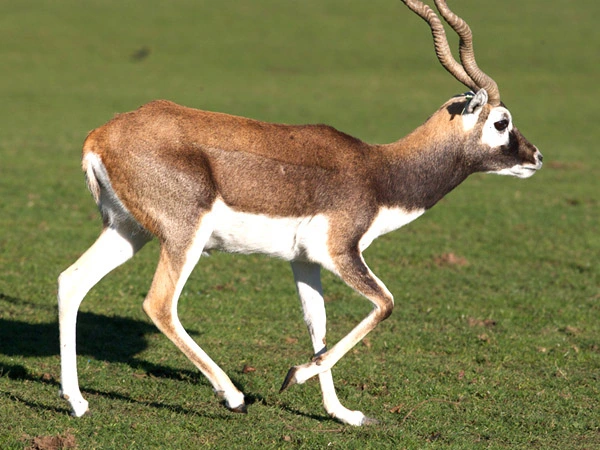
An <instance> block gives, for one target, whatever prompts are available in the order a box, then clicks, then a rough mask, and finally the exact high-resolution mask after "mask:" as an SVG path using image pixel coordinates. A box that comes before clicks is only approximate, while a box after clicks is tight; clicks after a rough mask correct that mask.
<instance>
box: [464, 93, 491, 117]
mask: <svg viewBox="0 0 600 450" xmlns="http://www.w3.org/2000/svg"><path fill="white" fill-rule="evenodd" d="M487 102H488V93H487V91H486V90H485V89H483V88H482V89H479V90H478V91H477V94H475V95H474V96H473V98H472V99H471V101H470V102H469V103H468V104H467V106H466V108H465V112H466V113H467V114H473V113H474V112H475V111H476V110H477V109H479V108H481V107H482V106H485V104H486V103H487Z"/></svg>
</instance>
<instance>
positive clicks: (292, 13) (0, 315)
mask: <svg viewBox="0 0 600 450" xmlns="http://www.w3.org/2000/svg"><path fill="white" fill-rule="evenodd" d="M454 4H455V5H454V8H455V9H456V10H457V11H458V12H459V13H460V14H462V15H464V17H465V18H466V19H467V20H468V21H469V22H470V24H471V26H472V28H473V30H474V33H475V45H476V51H477V53H478V61H479V64H480V66H481V67H482V68H484V70H486V71H487V72H489V73H490V74H491V75H492V76H493V77H494V78H495V79H496V81H497V82H498V83H499V86H500V91H501V94H502V96H503V100H504V101H505V102H506V103H507V104H508V105H509V106H510V108H511V111H512V113H513V115H514V117H515V121H516V123H517V125H518V126H519V128H520V129H521V130H522V131H523V132H524V134H525V135H526V136H527V137H528V138H529V139H530V140H531V141H532V142H534V143H535V144H536V145H537V146H538V147H539V148H540V149H541V150H542V152H543V153H544V156H545V161H546V165H545V167H544V169H543V170H542V171H541V172H540V173H539V174H537V175H536V176H535V177H534V178H532V179H530V180H526V181H523V180H516V179H512V178H503V177H493V176H487V175H476V176H473V177H471V178H470V179H469V180H467V181H466V182H465V183H464V185H462V186H460V187H459V188H458V189H457V190H456V191H455V192H453V193H451V194H450V195H449V196H448V197H447V198H446V199H444V200H443V201H442V202H440V204H439V205H438V206H436V208H434V209H433V210H432V211H431V212H429V213H428V214H427V215H425V216H424V217H423V218H421V219H419V220H418V221H416V222H415V223H413V224H411V225H409V226H407V227H406V228H405V229H403V230H401V231H398V232H395V233H392V234H390V235H387V236H384V237H382V238H380V239H379V240H378V241H376V242H375V243H374V244H373V245H372V247H371V248H370V249H369V250H368V251H367V252H366V259H367V261H368V262H369V264H370V266H371V267H372V269H373V270H374V272H376V273H377V274H378V275H379V276H380V278H381V279H383V280H384V281H385V282H386V284H387V286H388V287H389V289H390V290H391V291H392V292H393V293H394V295H395V298H396V304H397V308H396V310H395V311H394V314H393V315H392V317H391V318H390V319H388V320H387V321H386V322H384V323H383V324H381V325H380V326H379V327H378V328H377V330H376V331H374V332H373V333H372V335H370V336H369V337H368V339H367V340H366V341H365V343H363V344H359V345H358V346H357V347H356V349H355V350H353V351H352V352H350V353H349V354H348V355H347V356H346V357H345V358H343V359H342V361H340V363H339V364H338V365H337V366H336V367H335V368H334V378H335V380H336V385H337V387H338V390H339V395H340V398H341V399H342V401H343V402H344V403H345V404H346V405H347V406H348V407H351V408H358V409H361V410H363V411H364V412H366V413H367V414H368V415H370V416H374V417H376V418H377V419H379V420H380V424H379V425H377V426H371V427H367V428H352V427H348V426H343V425H340V424H338V423H336V422H334V421H332V420H330V419H328V418H327V417H326V415H325V414H324V411H323V410H322V407H321V399H320V393H319V388H318V385H317V383H316V382H309V383H307V384H305V385H302V386H295V387H293V388H292V389H290V390H289V391H286V392H285V393H283V394H279V393H278V388H279V386H280V384H281V382H282V380H283V377H284V376H285V374H286V372H287V370H288V368H289V367H290V366H291V365H294V364H298V363H302V362H305V361H308V360H309V358H310V356H311V352H310V344H309V340H308V336H307V333H306V330H305V327H304V324H303V322H302V315H301V312H300V307H299V305H298V302H297V299H296V297H295V290H294V286H293V282H292V276H291V271H290V270H289V267H288V266H287V264H285V263H283V262H281V261H275V260H269V259H265V258H263V257H260V256H249V257H240V256H237V257H234V256H230V255H222V254H217V255H214V256H213V257H211V258H209V259H205V260H202V261H201V262H200V264H199V266H198V268H197V270H196V271H195V273H194V274H193V275H192V277H191V279H190V281H189V283H188V285H187V287H186V290H185V291H184V294H183V296H182V299H181V304H180V315H181V317H182V321H183V322H184V325H186V327H187V328H188V329H189V330H190V333H191V334H192V335H193V337H194V338H195V339H197V341H198V342H199V343H200V344H201V345H202V346H203V347H204V348H205V349H206V350H207V351H208V353H210V354H211V355H212V356H213V357H214V359H215V360H217V361H218V362H219V364H221V366H222V367H223V368H224V370H225V371H226V372H228V373H229V374H230V376H231V378H232V379H233V380H234V382H235V383H237V384H238V385H239V386H240V387H241V388H242V389H243V391H244V392H245V393H246V394H247V395H248V398H249V399H250V401H251V402H252V404H251V405H250V408H249V414H248V415H245V416H240V415H234V414H232V413H229V412H228V411H227V410H226V409H225V408H223V407H222V406H221V405H220V404H219V401H218V399H217V398H216V397H215V396H214V395H213V394H212V391H211V389H210V386H209V385H208V383H207V382H206V381H205V379H204V378H203V377H201V376H200V375H198V374H197V373H196V372H195V370H194V369H193V366H192V365H191V364H190V363H189V362H188V361H187V360H186V359H185V357H184V356H183V355H181V354H180V353H178V351H176V350H175V349H174V347H173V346H172V345H171V344H170V343H169V342H168V341H167V339H166V338H165V337H164V336H162V335H160V333H158V332H157V330H156V329H155V328H154V327H153V325H152V324H151V323H150V321H149V320H148V319H147V318H146V317H145V315H144V314H143V312H142V310H141V303H142V300H143V298H144V295H145V293H146V291H147V289H148V287H149V284H150V280H151V277H152V273H153V270H154V266H155V264H156V260H157V251H158V248H157V246H156V243H153V244H151V245H150V246H149V247H148V248H146V249H145V250H144V251H143V252H141V253H140V254H139V255H138V256H136V258H134V260H133V261H131V262H130V263H128V264H127V265H125V266H124V267H122V268H119V269H118V270H116V271H115V272H113V273H112V274H111V275H109V276H108V277H107V278H106V279H105V280H103V281H102V282H101V283H100V284H99V285H98V286H97V287H96V288H95V289H94V290H93V291H92V292H91V293H90V294H89V296H88V298H86V300H85V301H84V303H83V305H82V308H81V315H80V320H79V330H78V331H79V334H78V354H79V371H80V382H81V386H82V389H83V392H84V395H85V396H86V397H87V399H88V400H89V401H90V406H91V409H92V411H93V414H92V415H91V416H89V417H84V418H82V419H79V420H77V419H74V418H71V417H70V416H69V415H68V408H67V404H66V403H65V402H63V401H61V400H60V399H58V396H57V392H58V386H59V358H58V327H57V320H56V301H55V295H56V278H57V276H58V274H59V273H60V272H61V271H62V270H64V268H66V267H67V266H69V265H70V264H71V263H72V262H73V261H74V260H75V259H76V258H77V257H78V255H79V254H80V253H81V252H83V251H84V250H85V249H86V248H87V247H88V246H89V245H90V244H91V243H92V242H93V240H94V239H95V237H96V235H97V233H98V232H99V230H100V221H99V217H98V214H97V212H96V210H95V206H94V204H93V201H92V200H91V198H90V196H89V194H88V193H87V190H86V189H85V186H84V183H83V176H82V174H81V172H80V168H79V165H80V147H81V143H82V141H83V139H84V138H85V135H86V133H87V132H88V131H89V130H90V129H92V128H94V127H96V126H99V125H101V124H102V123H104V122H105V121H107V120H108V119H109V118H110V117H111V116H112V115H113V114H114V113H116V112H123V111H128V110H132V109H134V108H136V107H137V106H139V105H141V104H142V103H145V102H147V101H149V100H151V99H155V98H168V99H171V100H174V101H177V102H180V103H182V104H185V105H188V106H193V107H198V108H203V109H210V110H218V111H224V112H229V113H233V114H239V115H245V116H250V117H254V118H258V119H262V120H268V121H278V122H288V123H312V122H324V123H328V124H331V125H333V126H335V127H337V128H339V129H341V130H343V131H345V132H348V133H350V134H353V135H355V136H357V137H360V138H362V139H364V140H366V141H369V142H390V141H393V140H396V139H398V138H400V137H401V136H403V135H405V134H406V133H408V132H409V131H410V130H412V129H413V128H414V127H416V126H417V125H418V124H419V123H421V122H423V121H424V120H425V119H426V118H427V117H428V115H429V114H431V113H432V112H433V111H434V110H435V109H437V107H438V106H439V105H440V104H441V103H442V102H444V101H445V100H446V99H447V98H448V97H450V96H451V95H453V94H455V93H458V92H462V91H464V88H463V87H462V86H460V85H459V84H458V83H457V82H456V81H453V80H452V78H451V77H450V76H449V75H448V74H447V73H446V72H445V71H444V70H443V69H441V67H440V66H439V64H438V63H437V61H436V60H435V57H434V54H433V51H432V44H431V42H430V33H429V31H428V30H427V27H426V26H425V24H424V23H422V22H421V21H420V20H419V19H417V18H415V17H414V16H413V15H412V14H410V13H409V12H408V11H407V10H406V8H405V7H404V5H402V3H401V2H399V1H396V0H376V1H370V2H358V1H354V2H343V1H340V0H325V1H316V0H308V1H303V2H287V1H275V0H261V1H257V2H249V1H246V2H244V1H239V0H238V1H230V2H209V1H184V0H176V1H173V2H158V1H146V2H140V1H131V2H122V1H108V0H106V1H89V2H76V1H67V0H65V1H62V2H52V1H50V0H48V1H38V0H35V1H34V0H20V1H18V2H8V1H3V2H2V15H1V16H0V41H1V42H2V43H3V44H2V46H0V67H2V70H1V71H0V98H2V99H3V105H2V108H1V109H0V120H1V122H0V123H2V126H1V129H2V132H1V133H0V423H1V424H2V425H1V426H0V448H3V449H4V448H7V449H12V448H25V447H29V446H32V445H34V443H37V445H38V448H51V447H49V446H48V445H49V444H52V443H53V442H52V439H54V444H57V443H60V439H61V438H64V440H65V442H63V443H64V445H65V446H66V445H67V444H68V443H69V442H75V443H76V445H77V446H78V448H81V449H93V448H102V449H106V448H140V449H150V448H198V447H206V448H212V447H214V448H255V447H259V446H260V447H267V448H296V447H298V448H311V449H312V448H325V447H332V448H357V449H365V448H409V449H412V448H465V449H478V448H494V449H495V448H500V449H515V448H523V449H530V448H539V449H554V448H556V449H559V448H560V449H566V448H576V449H594V448H600V413H599V411H600V392H599V391H600V325H599V322H598V317H599V316H600V291H599V284H600V282H599V281H600V280H599V261H598V256H599V254H600V237H599V236H600V230H599V226H598V224H599V222H600V214H599V201H598V179H599V177H600V154H599V153H598V150H597V146H598V144H597V143H598V141H599V140H600V131H599V128H598V126H597V117H598V107H597V104H598V99H600V89H599V87H598V80H599V79H600V67H599V66H598V62H597V59H598V58H597V57H598V53H599V50H600V48H599V43H600V29H599V28H598V27H597V23H596V22H597V16H598V14H599V13H600V9H599V6H598V3H597V2H596V1H592V0H586V1H578V2H558V1H546V0H530V1H528V2H520V1H517V0H507V1H505V2H486V3H485V5H483V4H482V2H477V1H475V0H462V1H460V2H459V1H455V2H454ZM141 50H145V51H149V54H148V56H147V57H146V58H142V59H136V58H135V56H134V55H135V54H136V53H139V52H140V51H141ZM449 254H454V255H455V256H456V257H457V258H458V261H459V262H463V263H464V264H446V263H444V261H445V260H444V258H443V255H449ZM324 287H325V293H326V296H327V300H328V303H327V308H328V318H329V342H334V341H335V340H337V339H339V338H340V337H341V336H343V335H344V334H345V333H346V332H347V331H348V330H349V329H350V328H351V327H352V326H353V325H355V324H356V323H357V322H358V321H359V320H360V319H361V318H362V317H363V316H364V315H365V314H366V313H367V312H368V311H369V305H368V304H367V303H368V302H366V301H364V300H363V299H362V298H360V297H359V296H357V295H356V294H354V293H353V292H351V291H350V290H349V289H348V288H347V287H346V286H345V285H343V283H341V282H340V281H339V280H337V279H335V278H334V277H332V276H330V275H325V277H324ZM245 365H248V366H251V367H253V368H255V369H256V370H255V371H253V372H249V373H244V370H243V368H244V366H245ZM44 439H45V440H44ZM44 443H45V445H46V447H44V446H43V445H42V444H44Z"/></svg>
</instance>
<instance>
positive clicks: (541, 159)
mask: <svg viewBox="0 0 600 450" xmlns="http://www.w3.org/2000/svg"><path fill="white" fill-rule="evenodd" d="M538 159H539V160H540V162H542V161H543V160H544V155H542V154H541V153H539V152H538Z"/></svg>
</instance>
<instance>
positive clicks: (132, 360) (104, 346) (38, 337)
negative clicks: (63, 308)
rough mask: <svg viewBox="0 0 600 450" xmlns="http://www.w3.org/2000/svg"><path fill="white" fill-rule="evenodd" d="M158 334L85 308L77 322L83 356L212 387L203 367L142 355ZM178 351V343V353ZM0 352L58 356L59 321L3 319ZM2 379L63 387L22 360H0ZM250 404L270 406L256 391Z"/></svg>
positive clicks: (249, 396) (0, 320)
mask: <svg viewBox="0 0 600 450" xmlns="http://www.w3.org/2000/svg"><path fill="white" fill-rule="evenodd" d="M0 295H1V294H0ZM6 299H7V297H6V296H4V297H3V300H6ZM10 300H14V302H13V303H18V299H10ZM11 302H12V301H11ZM156 333H160V332H159V331H158V329H157V328H156V327H155V326H154V325H152V324H151V323H149V322H144V321H139V320H134V319H130V318H122V317H107V316H102V315H98V314H94V313H89V312H80V313H79V314H78V320H77V354H78V355H81V356H87V357H90V358H94V359H96V360H101V361H107V362H110V363H125V364H127V365H129V366H130V367H131V368H133V369H135V370H140V371H143V372H144V373H145V374H146V376H149V377H153V378H164V379H171V380H175V381H185V382H191V383H194V384H202V385H205V386H207V387H209V386H210V384H209V383H208V381H207V380H206V379H205V378H204V377H203V376H202V375H201V374H200V373H199V372H198V371H197V370H193V369H192V370H181V369H173V368H170V367H167V366H163V365H156V364H153V363H151V362H148V361H144V360H140V359H138V358H136V355H137V354H139V353H140V352H142V351H143V350H145V349H146V348H147V347H148V339H147V336H148V335H150V334H156ZM165 339H166V338H165ZM177 351H178V350H177V349H175V348H174V347H173V352H177ZM0 354H3V355H7V356H17V357H25V358H39V357H50V356H58V354H59V337H58V322H57V321H56V322H50V323H37V324H36V323H29V322H24V321H19V320H10V319H6V318H0ZM0 377H4V378H5V379H8V380H13V381H29V382H36V383H42V384H47V385H51V386H55V387H56V389H57V391H58V388H59V384H60V383H59V381H58V378H55V377H54V376H50V375H48V374H44V375H41V374H39V373H36V372H34V371H31V370H30V369H28V368H27V367H25V366H24V365H22V364H3V363H0ZM232 379H233V382H234V384H235V385H236V386H237V387H238V388H239V389H240V390H242V391H244V386H243V384H244V383H242V382H241V380H240V379H236V378H235V377H233V378H232ZM82 391H83V392H84V395H85V393H87V394H91V395H98V396H103V397H106V398H110V399H114V400H121V401H127V402H133V403H140V404H144V405H147V406H150V407H155V408H164V409H169V410H172V411H176V412H180V413H184V414H198V413H200V414H202V412H201V411H192V410H188V409H186V408H182V407H181V406H178V405H168V404H160V403H155V402H144V401H139V400H135V399H133V398H129V397H128V396H127V395H123V394H122V393H117V392H111V391H109V390H103V391H100V390H96V389H89V388H86V387H85V386H82ZM4 394H5V395H7V396H8V397H11V398H14V399H15V400H18V401H20V402H23V403H25V404H29V406H31V407H34V408H46V409H50V410H53V411H59V412H64V411H65V410H66V409H67V408H66V407H65V408H55V407H49V406H44V405H42V404H41V403H30V402H29V401H27V400H26V399H25V398H22V396H19V395H18V394H16V393H14V392H13V393H9V392H5V393H4ZM246 402H247V405H252V404H254V403H262V404H265V400H264V398H263V397H261V396H260V395H257V394H252V393H248V394H247V395H246ZM219 417H221V416H219Z"/></svg>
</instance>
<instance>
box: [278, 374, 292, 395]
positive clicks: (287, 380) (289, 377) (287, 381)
mask: <svg viewBox="0 0 600 450" xmlns="http://www.w3.org/2000/svg"><path fill="white" fill-rule="evenodd" d="M294 384H296V368H295V367H292V368H291V369H290V370H289V371H288V373H287V375H286V376H285V380H283V384H282V385H281V389H279V393H280V394H281V393H282V392H283V391H285V390H286V389H287V388H289V387H290V386H293V385H294Z"/></svg>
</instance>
